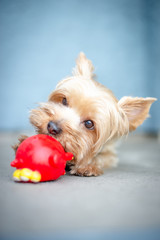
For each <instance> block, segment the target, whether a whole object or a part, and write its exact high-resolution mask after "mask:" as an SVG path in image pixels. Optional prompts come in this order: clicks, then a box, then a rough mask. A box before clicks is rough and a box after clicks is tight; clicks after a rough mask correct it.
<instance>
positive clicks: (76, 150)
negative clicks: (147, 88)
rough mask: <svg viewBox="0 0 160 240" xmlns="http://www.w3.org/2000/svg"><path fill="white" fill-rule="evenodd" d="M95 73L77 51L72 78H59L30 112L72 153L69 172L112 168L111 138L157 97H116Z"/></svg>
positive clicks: (129, 127)
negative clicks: (60, 79) (53, 88)
mask: <svg viewBox="0 0 160 240" xmlns="http://www.w3.org/2000/svg"><path fill="white" fill-rule="evenodd" d="M93 71H94V67H93V65H92V62H91V61H90V60H88V59H87V58H86V56H85V55H84V53H80V54H79V56H78V59H77V61H76V67H75V68H74V69H73V73H72V76H71V77H67V78H65V79H63V80H62V81H60V82H59V84H58V85H57V87H56V89H55V91H53V92H52V93H51V94H50V96H49V99H48V102H45V103H40V105H39V107H38V108H37V109H33V110H32V111H31V114H30V122H31V124H33V126H34V127H35V129H36V132H37V133H38V134H47V135H50V136H52V137H53V138H56V139H57V140H58V141H59V142H60V143H61V144H62V146H63V147H64V149H65V151H67V152H72V153H73V154H74V160H73V161H72V162H68V167H69V168H70V173H71V174H75V175H80V176H98V175H101V174H102V173H103V171H102V169H103V168H106V167H107V168H108V167H111V166H116V164H117V157H116V154H115V151H114V142H115V140H116V139H118V138H120V137H121V136H124V135H127V134H128V133H129V132H130V131H134V130H135V129H136V128H137V127H138V126H139V125H141V124H142V123H143V121H144V120H145V119H146V118H147V117H148V114H149V109H150V107H151V104H152V103H153V102H154V101H155V100H156V98H150V97H147V98H138V97H135V98H133V97H123V98H121V99H120V100H119V101H118V100H117V99H116V97H115V96H114V95H113V93H112V92H111V91H110V90H109V89H107V88H106V87H104V86H103V85H102V84H100V83H98V82H97V81H95V75H94V73H93ZM25 138H26V136H22V137H21V138H20V139H19V140H20V142H22V141H23V140H24V139H25ZM17 147H18V144H17V145H15V146H14V149H15V151H16V149H17Z"/></svg>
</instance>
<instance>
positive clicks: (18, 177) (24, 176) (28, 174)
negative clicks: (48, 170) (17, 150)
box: [13, 168, 41, 183]
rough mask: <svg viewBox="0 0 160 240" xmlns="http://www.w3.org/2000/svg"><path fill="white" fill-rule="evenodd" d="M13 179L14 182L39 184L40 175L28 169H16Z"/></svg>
mask: <svg viewBox="0 0 160 240" xmlns="http://www.w3.org/2000/svg"><path fill="white" fill-rule="evenodd" d="M13 179H14V181H16V182H21V181H23V182H28V181H31V182H34V183H36V182H40V180H41V174H40V173H39V172H38V171H32V170H30V169H29V168H22V169H17V170H16V171H14V173H13Z"/></svg>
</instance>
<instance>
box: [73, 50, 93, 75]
mask: <svg viewBox="0 0 160 240" xmlns="http://www.w3.org/2000/svg"><path fill="white" fill-rule="evenodd" d="M93 71H94V67H93V65H92V62H91V61H90V60H89V59H87V58H86V56H85V54H84V53H83V52H81V53H80V54H79V56H78V58H77V60H76V67H75V68H74V69H73V75H74V76H84V77H86V78H88V79H92V78H94V74H93Z"/></svg>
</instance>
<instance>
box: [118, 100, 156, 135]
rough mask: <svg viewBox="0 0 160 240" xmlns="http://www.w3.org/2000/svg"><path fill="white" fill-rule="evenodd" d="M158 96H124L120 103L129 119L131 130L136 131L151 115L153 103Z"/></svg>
mask: <svg viewBox="0 0 160 240" xmlns="http://www.w3.org/2000/svg"><path fill="white" fill-rule="evenodd" d="M156 100H157V99H156V98H138V97H136V98H132V97H123V98H121V99H120V101H119V102H118V105H119V106H120V107H121V108H122V109H123V111H124V113H125V114H126V115H127V117H128V120H129V130H130V131H134V130H135V129H136V128H137V127H138V126H139V125H141V124H142V123H143V121H144V120H145V119H146V118H147V117H148V116H149V109H150V107H151V104H152V103H153V102H154V101H156Z"/></svg>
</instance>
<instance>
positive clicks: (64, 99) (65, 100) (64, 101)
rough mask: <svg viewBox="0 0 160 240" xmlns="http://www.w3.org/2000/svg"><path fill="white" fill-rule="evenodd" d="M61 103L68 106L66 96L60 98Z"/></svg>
mask: <svg viewBox="0 0 160 240" xmlns="http://www.w3.org/2000/svg"><path fill="white" fill-rule="evenodd" d="M62 104H63V105H64V106H68V102H67V98H65V97H64V98H63V99H62Z"/></svg>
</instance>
